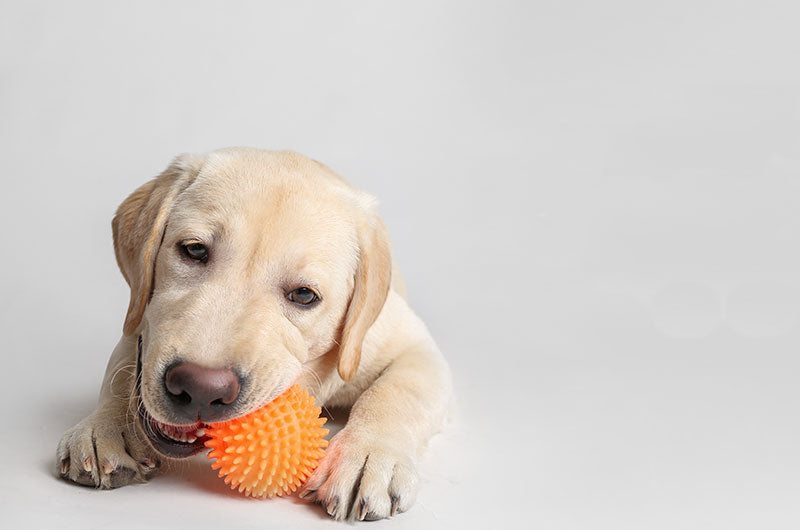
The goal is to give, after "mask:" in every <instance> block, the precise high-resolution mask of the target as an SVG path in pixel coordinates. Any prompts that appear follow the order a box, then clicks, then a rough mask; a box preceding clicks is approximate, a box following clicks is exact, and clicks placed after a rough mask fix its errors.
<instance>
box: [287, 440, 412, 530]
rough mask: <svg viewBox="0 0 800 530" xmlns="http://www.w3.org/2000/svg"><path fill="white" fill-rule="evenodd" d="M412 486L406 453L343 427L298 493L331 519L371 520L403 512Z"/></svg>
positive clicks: (408, 459)
mask: <svg viewBox="0 0 800 530" xmlns="http://www.w3.org/2000/svg"><path fill="white" fill-rule="evenodd" d="M417 485H418V480H417V470H416V465H415V463H414V460H413V458H412V456H410V455H409V453H408V452H404V451H403V450H402V449H398V448H396V447H394V446H392V445H391V444H390V443H387V442H386V441H381V440H380V439H375V438H373V437H370V436H365V435H364V434H363V433H356V432H350V431H348V430H347V429H346V428H345V429H344V430H342V431H341V432H339V433H338V434H337V435H336V436H334V437H333V439H332V440H331V443H330V446H329V447H328V450H327V451H326V454H325V458H323V459H322V462H320V465H319V467H318V468H317V469H316V470H315V471H314V474H313V475H311V477H310V478H309V479H308V481H307V482H306V484H305V486H304V487H303V489H302V491H301V492H300V497H301V498H304V499H310V500H314V501H316V502H318V503H320V504H321V505H322V506H323V507H324V508H325V509H326V510H327V512H328V514H329V515H330V516H331V517H333V518H334V519H338V520H344V519H347V518H351V519H358V520H361V521H363V520H364V519H367V520H375V519H383V518H386V517H389V516H392V515H395V514H396V513H398V512H404V511H406V510H408V509H409V508H410V507H411V505H412V504H414V500H415V499H416V496H417Z"/></svg>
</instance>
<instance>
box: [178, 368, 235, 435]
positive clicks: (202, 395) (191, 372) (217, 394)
mask: <svg viewBox="0 0 800 530" xmlns="http://www.w3.org/2000/svg"><path fill="white" fill-rule="evenodd" d="M164 386H165V387H166V388H167V395H168V396H169V398H170V400H171V401H172V405H173V410H174V412H175V414H176V415H177V416H179V417H180V418H181V419H183V420H185V421H187V422H195V421H198V420H202V421H206V422H211V421H214V420H217V419H219V418H220V417H222V416H223V415H224V414H225V413H226V412H227V410H228V409H229V408H230V405H231V404H232V403H233V402H234V401H236V398H237V397H239V388H240V383H239V376H237V375H236V374H235V373H234V372H233V370H228V369H224V368H223V369H213V368H206V367H204V366H200V365H199V364H195V363H190V362H181V363H178V364H175V365H173V366H171V367H170V368H168V369H167V371H166V372H164Z"/></svg>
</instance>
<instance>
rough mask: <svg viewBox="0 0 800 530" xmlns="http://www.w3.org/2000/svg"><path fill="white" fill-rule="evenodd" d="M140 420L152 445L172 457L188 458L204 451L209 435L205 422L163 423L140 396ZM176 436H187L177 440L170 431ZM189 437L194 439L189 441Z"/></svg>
mask: <svg viewBox="0 0 800 530" xmlns="http://www.w3.org/2000/svg"><path fill="white" fill-rule="evenodd" d="M138 416H139V422H140V426H141V427H142V430H143V431H144V433H145V435H146V436H147V439H148V441H149V442H150V445H152V446H153V448H154V449H155V450H156V451H158V452H159V453H161V454H163V455H164V456H167V457H170V458H187V457H189V456H192V455H194V454H197V453H199V452H201V451H203V450H204V449H205V448H206V447H205V443H206V441H207V440H208V436H206V434H205V429H207V428H208V425H207V424H205V423H203V422H197V423H196V424H193V425H171V424H169V423H163V422H160V421H158V420H156V419H155V418H153V417H152V416H151V415H150V413H149V412H147V409H146V408H145V406H144V403H143V402H142V400H141V398H139V414H138ZM170 432H171V433H172V434H173V435H174V436H178V435H180V436H182V437H184V438H186V440H185V441H183V440H176V439H175V438H173V437H171V436H169V434H168V433H170ZM189 438H194V440H192V441H189Z"/></svg>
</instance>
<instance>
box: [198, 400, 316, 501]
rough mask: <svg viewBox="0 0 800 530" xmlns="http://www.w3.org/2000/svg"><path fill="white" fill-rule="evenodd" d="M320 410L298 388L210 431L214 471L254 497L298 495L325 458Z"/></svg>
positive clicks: (213, 426)
mask: <svg viewBox="0 0 800 530" xmlns="http://www.w3.org/2000/svg"><path fill="white" fill-rule="evenodd" d="M320 412H321V410H320V407H316V406H314V398H313V397H311V396H310V395H309V394H308V392H306V391H305V390H303V389H302V388H300V387H299V386H297V385H294V386H292V387H290V388H289V389H288V390H286V392H284V393H283V394H281V395H280V396H278V397H277V398H275V399H274V400H272V401H271V402H269V403H268V404H267V405H265V406H264V407H262V408H260V409H258V410H256V411H253V412H251V413H250V414H247V415H245V416H242V417H241V418H236V419H234V420H230V421H226V422H221V423H214V424H211V425H209V427H208V428H207V429H206V434H207V435H208V437H209V439H208V440H207V441H206V442H205V445H206V447H210V448H211V451H210V452H209V453H208V458H209V459H216V461H215V462H213V463H212V464H211V468H212V469H219V476H220V477H223V476H224V477H225V484H230V485H231V489H236V488H238V489H239V492H240V493H244V494H245V495H249V496H252V497H261V498H271V497H273V496H278V497H280V496H281V495H284V494H291V493H294V492H295V491H296V490H297V488H299V487H300V486H301V485H302V484H303V482H305V481H306V479H308V477H309V476H311V472H312V471H314V469H316V467H317V465H318V464H319V460H320V459H321V458H322V456H323V455H324V454H325V450H324V448H325V447H327V446H328V440H325V439H324V438H323V436H326V435H327V434H328V429H323V428H322V425H323V424H324V423H325V422H326V421H327V418H320Z"/></svg>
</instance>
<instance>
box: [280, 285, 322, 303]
mask: <svg viewBox="0 0 800 530" xmlns="http://www.w3.org/2000/svg"><path fill="white" fill-rule="evenodd" d="M286 298H288V299H289V301H290V302H294V303H295V304H299V305H310V304H313V303H314V302H316V301H317V300H319V296H317V293H315V292H314V291H312V290H311V289H309V288H308V287H298V288H297V289H295V290H294V291H290V292H289V294H287V295H286Z"/></svg>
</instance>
